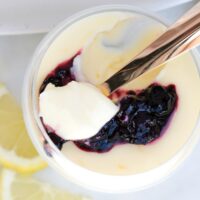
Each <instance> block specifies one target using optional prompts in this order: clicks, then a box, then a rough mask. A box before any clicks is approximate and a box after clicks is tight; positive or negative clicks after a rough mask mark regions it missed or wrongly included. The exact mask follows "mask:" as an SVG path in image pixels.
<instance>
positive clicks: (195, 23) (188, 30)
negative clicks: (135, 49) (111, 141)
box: [99, 2, 200, 96]
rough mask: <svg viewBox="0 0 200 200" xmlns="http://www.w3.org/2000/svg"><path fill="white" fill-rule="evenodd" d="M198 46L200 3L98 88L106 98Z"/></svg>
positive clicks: (199, 42)
mask: <svg viewBox="0 0 200 200" xmlns="http://www.w3.org/2000/svg"><path fill="white" fill-rule="evenodd" d="M199 44H200V2H199V3H197V4H196V5H195V6H194V7H192V8H191V9H190V10H189V11H188V12H187V13H186V14H184V15H183V16H182V17H181V18H180V19H179V20H178V21H177V22H176V23H175V24H173V25H172V26H171V27H169V29H168V30H167V31H166V32H165V33H164V34H162V35H161V36H160V37H159V38H158V39H156V40H155V41H154V42H153V43H151V44H150V45H149V46H148V47H147V48H146V49H144V50H143V51H142V52H141V53H139V54H138V55H137V56H136V57H135V58H134V59H133V60H132V61H131V62H130V63H129V64H128V65H126V66H125V67H123V68H122V69H121V70H120V71H118V72H117V73H115V74H114V75H113V76H111V77H110V78H109V79H108V80H106V81H105V82H104V83H103V84H101V85H99V88H100V89H101V91H102V92H103V93H104V94H105V95H106V96H108V95H109V94H110V93H112V92H113V91H115V90H116V89H117V88H119V87H120V86H122V85H124V84H125V83H128V82H130V81H132V80H133V79H136V78H137V77H138V76H140V75H142V74H143V73H145V72H147V71H149V70H150V69H153V68H155V67H157V66H160V65H161V64H163V63H165V62H166V61H168V60H171V59H172V58H175V57H176V56H178V55H180V54H181V53H183V52H186V51H188V50H190V49H192V48H194V47H195V46H197V45H199Z"/></svg>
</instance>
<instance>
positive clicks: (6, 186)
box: [0, 170, 88, 200]
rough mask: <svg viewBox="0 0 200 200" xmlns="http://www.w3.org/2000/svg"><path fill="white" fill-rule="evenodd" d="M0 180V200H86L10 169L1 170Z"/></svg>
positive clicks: (86, 199)
mask: <svg viewBox="0 0 200 200" xmlns="http://www.w3.org/2000/svg"><path fill="white" fill-rule="evenodd" d="M0 180H1V181H0V199H2V200H36V199H37V200H88V198H85V197H82V196H79V195H74V194H71V193H68V192H66V191H64V190H61V189H58V188H56V187H54V186H52V185H50V184H48V183H42V182H40V181H38V180H36V179H34V178H31V177H30V176H22V175H19V174H16V173H15V172H13V171H10V170H3V171H2V173H1V179H0Z"/></svg>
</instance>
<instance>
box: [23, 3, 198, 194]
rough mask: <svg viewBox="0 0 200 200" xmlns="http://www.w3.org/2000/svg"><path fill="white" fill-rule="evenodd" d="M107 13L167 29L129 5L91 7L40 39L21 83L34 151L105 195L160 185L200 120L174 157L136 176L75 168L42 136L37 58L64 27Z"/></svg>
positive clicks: (187, 149)
mask: <svg viewBox="0 0 200 200" xmlns="http://www.w3.org/2000/svg"><path fill="white" fill-rule="evenodd" d="M107 11H127V12H133V13H136V14H141V15H144V16H147V17H150V18H152V19H154V20H156V21H159V22H160V23H162V24H164V25H165V26H167V23H166V22H164V21H163V20H161V19H160V17H158V16H155V15H153V14H150V13H148V12H146V11H143V10H141V9H138V8H135V7H133V6H130V5H107V6H100V7H95V8H92V9H88V10H85V11H83V12H80V13H78V14H75V15H74V16H72V17H70V18H68V19H66V20H65V21H64V22H62V23H61V24H60V25H58V26H57V27H56V28H55V29H54V30H52V31H51V32H50V33H49V34H48V35H47V36H46V37H45V38H44V39H43V41H42V42H41V44H40V45H39V46H38V48H37V49H36V51H35V54H34V56H33V58H32V61H31V63H30V66H29V68H28V70H27V73H26V76H25V80H24V88H23V113H24V119H25V123H26V126H27V129H28V132H29V135H30V137H31V139H32V141H33V143H34V145H35V147H36V149H37V150H38V152H39V153H40V155H41V156H42V157H43V158H44V159H45V160H46V161H47V162H48V164H49V165H50V166H51V167H52V168H54V169H55V170H56V171H58V172H59V173H60V174H61V175H62V176H64V177H65V178H66V179H67V180H69V181H72V182H74V183H76V184H78V185H80V186H82V187H85V188H87V189H90V190H96V191H101V192H108V193H124V192H130V191H137V190H140V189H144V188H146V187H149V186H151V185H153V184H155V183H158V182H160V181H161V180H163V179H164V178H166V177H167V176H168V175H169V174H170V173H171V172H173V171H174V170H175V168H176V167H177V166H178V165H180V163H181V162H182V161H183V160H184V159H185V158H186V157H187V156H188V155H189V154H190V152H191V151H192V149H193V147H194V146H195V144H196V143H197V141H198V139H199V137H200V134H199V132H198V130H200V120H198V123H197V124H196V127H194V130H193V133H192V134H191V137H190V138H189V139H188V141H187V143H186V144H185V145H184V146H183V147H182V149H180V151H179V152H178V153H177V154H176V155H175V156H174V157H172V158H171V159H170V160H169V161H167V162H166V163H164V164H162V165H160V166H159V167H157V168H155V169H152V170H150V171H147V172H144V173H140V174H136V175H128V176H111V175H105V174H100V173H96V172H93V171H90V170H87V169H85V168H83V167H81V166H78V165H77V164H75V163H73V162H72V161H70V160H68V159H67V158H66V157H65V156H64V155H63V154H62V153H61V152H60V151H59V150H58V149H57V147H56V146H55V145H54V144H53V142H52V141H51V139H50V138H49V137H48V135H47V134H46V132H45V130H44V127H43V126H42V124H41V121H40V119H39V115H38V112H37V109H36V105H37V100H38V99H37V94H36V91H35V87H36V86H35V85H36V84H35V82H36V76H37V72H38V67H39V66H40V62H41V59H42V58H43V56H44V54H45V52H46V51H47V49H48V47H49V46H50V44H51V43H52V41H53V40H54V39H55V38H56V37H57V36H58V35H59V34H60V33H61V32H62V31H63V30H64V29H65V28H66V27H68V26H70V25H71V24H72V23H74V22H76V21H78V20H80V19H82V18H84V17H87V16H89V15H92V14H96V13H101V12H107ZM192 55H193V57H194V59H195V61H196V63H197V66H198V67H199V68H200V63H199V62H198V60H200V59H199V55H198V53H197V52H196V51H193V52H192Z"/></svg>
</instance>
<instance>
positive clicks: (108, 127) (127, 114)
mask: <svg viewBox="0 0 200 200" xmlns="http://www.w3.org/2000/svg"><path fill="white" fill-rule="evenodd" d="M78 54H80V52H79V53H77V54H76V55H75V56H74V57H72V58H71V59H69V60H68V61H66V62H63V63H61V64H60V65H58V67H57V68H56V69H55V70H54V71H52V72H51V73H50V74H49V75H48V76H47V78H46V79H45V80H44V82H43V84H42V86H41V88H40V92H43V91H44V89H45V87H46V86H47V84H49V83H52V84H54V85H55V86H57V87H61V86H64V85H66V84H67V83H69V82H70V81H72V80H75V77H74V75H73V74H72V73H71V67H72V63H73V60H74V58H75V57H76V56H77V55H78ZM110 99H115V100H116V99H117V100H118V102H117V103H118V104H119V105H120V110H119V112H118V113H117V114H116V115H115V116H114V117H113V118H112V119H111V120H110V121H109V122H107V123H106V124H105V125H104V126H103V127H102V128H101V130H100V131H99V132H98V133H97V134H96V135H95V136H93V137H91V138H89V139H86V140H78V141H74V144H75V145H76V146H77V147H79V148H80V149H82V150H84V151H89V152H98V153H103V152H107V151H109V150H110V149H112V148H113V147H114V146H115V145H117V144H126V143H129V144H137V145H146V144H148V143H151V142H153V141H155V140H156V139H157V138H159V137H160V136H161V135H162V134H163V131H162V130H163V128H164V127H165V126H166V124H167V122H168V121H169V119H170V116H171V115H172V113H173V111H174V110H175V108H176V106H177V101H178V97H177V94H176V88H175V86H174V85H172V84H171V85H168V86H162V85H160V84H158V83H154V84H152V85H150V86H149V87H147V88H146V89H144V90H141V91H132V90H128V91H125V90H117V91H116V92H114V93H113V94H112V95H111V96H110ZM45 128H46V131H47V133H48V135H49V137H50V138H51V139H52V141H53V142H54V143H55V145H56V146H57V147H58V148H59V149H62V146H63V144H64V143H65V142H67V141H65V140H63V139H62V138H60V137H59V136H58V135H56V133H55V131H52V130H51V129H48V127H47V126H45Z"/></svg>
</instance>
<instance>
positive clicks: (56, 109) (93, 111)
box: [39, 81, 119, 140]
mask: <svg viewBox="0 0 200 200" xmlns="http://www.w3.org/2000/svg"><path fill="white" fill-rule="evenodd" d="M39 104H40V116H41V117H42V119H43V121H44V123H45V125H48V126H50V127H51V128H52V129H53V130H55V132H56V134H58V135H59V136H60V137H61V138H63V139H65V140H80V139H87V138H90V137H92V136H94V135H96V134H97V133H98V131H99V130H100V129H101V128H102V127H103V126H104V125H105V124H106V122H108V121H109V120H110V119H111V118H112V117H113V116H114V115H115V114H116V113H117V112H118V110H119V108H118V106H116V105H115V104H114V103H113V102H112V101H111V100H110V99H109V98H107V97H106V96H104V95H103V94H102V93H101V92H100V90H98V89H97V88H96V87H95V86H93V85H91V84H89V83H84V82H76V81H72V82H70V83H68V84H67V85H65V86H63V87H55V86H54V85H52V84H49V85H48V86H47V88H46V89H45V91H44V92H43V93H41V94H40V101H39Z"/></svg>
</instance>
